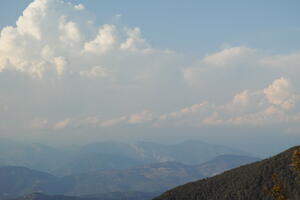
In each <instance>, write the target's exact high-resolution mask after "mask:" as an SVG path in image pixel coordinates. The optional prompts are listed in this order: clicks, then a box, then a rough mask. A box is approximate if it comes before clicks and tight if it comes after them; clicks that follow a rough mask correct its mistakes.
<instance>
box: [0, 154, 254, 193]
mask: <svg viewBox="0 0 300 200" xmlns="http://www.w3.org/2000/svg"><path fill="white" fill-rule="evenodd" d="M232 157H235V158H236V159H240V162H238V160H235V162H234V164H230V163H227V164H224V163H226V161H225V159H226V156H225V158H224V159H223V160H222V159H219V158H218V157H217V159H216V160H215V159H213V160H211V161H208V162H206V163H203V164H200V165H186V164H182V163H178V162H162V163H154V164H148V165H143V166H140V167H135V168H131V169H124V170H99V171H95V172H89V173H83V174H73V175H71V176H65V177H56V176H53V175H51V174H48V173H44V172H39V171H35V170H30V169H27V168H24V167H0V186H1V188H2V190H1V189H0V197H2V198H4V197H15V196H21V195H25V194H29V193H33V192H40V193H46V194H65V195H71V196H72V195H75V196H78V195H89V194H95V193H108V192H120V193H122V194H123V193H127V192H130V191H140V192H144V193H158V192H162V191H165V190H167V189H170V188H172V187H175V186H177V185H180V184H184V183H187V182H190V181H194V180H198V179H200V178H204V177H206V176H207V175H210V174H209V173H212V174H214V173H219V172H220V170H221V169H222V167H224V170H227V169H228V166H235V167H237V166H240V165H243V164H246V163H249V162H252V161H253V160H257V158H251V157H245V158H244V157H242V158H243V159H241V158H240V157H239V156H232V155H230V156H228V158H230V161H229V162H232V160H234V158H232ZM219 160H222V165H220V167H217V168H215V170H214V169H213V167H215V166H218V164H217V163H218V161H219ZM210 163H211V164H210ZM204 166H205V167H204ZM224 170H223V171H224ZM208 171H209V173H208ZM221 171H222V170H221ZM204 174H207V175H204Z"/></svg>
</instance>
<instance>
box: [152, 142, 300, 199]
mask: <svg viewBox="0 0 300 200" xmlns="http://www.w3.org/2000/svg"><path fill="white" fill-rule="evenodd" d="M299 148H300V147H294V148H292V149H289V150H287V151H285V152H283V153H281V154H279V155H277V156H274V157H272V158H269V159H266V160H263V161H260V162H256V163H253V164H249V165H246V166H242V167H239V168H236V169H233V170H230V171H227V172H224V173H223V174H220V175H217V176H215V177H212V178H207V179H202V180H200V181H196V182H192V183H188V184H185V185H183V186H179V187H177V188H175V189H172V190H170V191H167V192H165V193H164V194H162V195H161V196H160V197H157V198H155V199H154V200H258V199H259V200H276V198H278V197H284V198H287V199H291V200H294V199H295V200H296V199H300V185H299V183H297V176H298V174H297V172H296V170H293V169H292V167H291V162H292V155H293V153H294V151H295V150H297V149H299ZM274 176H276V179H274ZM274 189H275V192H277V196H276V197H275V196H274V195H273V193H274ZM276 190H278V191H276ZM278 199H279V198H278Z"/></svg>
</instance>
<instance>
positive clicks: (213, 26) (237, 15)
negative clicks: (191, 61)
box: [0, 0, 300, 55]
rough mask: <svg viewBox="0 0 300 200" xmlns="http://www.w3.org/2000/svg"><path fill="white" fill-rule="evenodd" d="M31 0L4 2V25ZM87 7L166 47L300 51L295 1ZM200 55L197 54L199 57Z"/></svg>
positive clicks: (117, 0) (115, 0) (92, 3)
mask: <svg viewBox="0 0 300 200" xmlns="http://www.w3.org/2000/svg"><path fill="white" fill-rule="evenodd" d="M29 2H31V1H30V0H3V1H2V5H3V6H1V8H0V11H1V12H0V13H1V14H0V26H1V27H3V26H5V25H11V24H13V23H15V21H16V19H17V18H18V17H19V15H20V13H21V12H22V11H23V9H24V8H25V7H26V6H27V5H28V3H29ZM71 2H73V3H83V4H84V5H85V6H86V8H87V9H88V10H89V11H91V13H93V14H94V15H95V16H96V17H97V22H98V23H99V24H101V23H108V22H115V18H114V16H115V15H116V14H121V15H122V18H121V20H119V23H123V24H126V25H129V26H138V27H140V28H141V29H142V30H143V32H144V35H145V37H146V38H147V39H148V41H149V42H150V43H151V44H153V45H155V46H157V47H160V48H165V47H168V48H171V49H176V50H177V51H184V52H191V53H194V52H196V53H201V54H204V53H207V52H208V51H214V50H215V49H216V48H219V47H220V46H221V45H223V44H226V43H229V44H232V45H247V46H251V47H256V48H263V49H268V50H270V51H278V52H282V51H292V50H295V49H297V48H298V47H299V45H300V42H299V40H297V38H298V37H299V33H300V29H299V18H300V14H299V8H300V2H299V1H297V0H291V1H288V2H286V1H280V0H275V1H270V0H266V1H257V0H255V1H237V0H230V1H196V0H191V1H188V2H183V1H182V2H179V1H176V2H174V1H170V0H166V1H158V0H155V1H139V0H132V1H121V0H111V1H108V0H107V1H98V0H89V1H84V0H76V1H74V0H73V1H71ZM196 55H197V54H196Z"/></svg>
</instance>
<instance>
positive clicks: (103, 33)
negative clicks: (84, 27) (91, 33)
mask: <svg viewBox="0 0 300 200" xmlns="http://www.w3.org/2000/svg"><path fill="white" fill-rule="evenodd" d="M116 40H117V38H116V27H115V26H114V25H109V24H105V25H103V26H102V27H101V28H99V31H98V35H97V36H96V38H95V39H94V40H92V41H89V42H86V43H85V44H84V51H83V52H89V53H94V54H104V53H106V52H108V51H110V50H112V49H113V48H114V47H115V44H116V42H117V41H116Z"/></svg>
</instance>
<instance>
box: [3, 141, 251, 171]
mask: <svg viewBox="0 0 300 200" xmlns="http://www.w3.org/2000/svg"><path fill="white" fill-rule="evenodd" d="M224 154H231V155H250V154H249V153H245V152H243V151H241V150H237V149H232V148H229V147H225V146H220V145H212V144H207V143H204V142H201V141H186V142H183V143H179V144H174V145H164V144H156V143H150V142H137V143H135V144H126V143H119V142H110V141H107V142H96V143H91V144H87V145H84V146H78V147H75V148H53V147H50V146H47V145H42V144H36V143H35V144H25V143H20V142H15V141H8V140H0V166H22V167H27V168H30V169H34V170H39V171H44V172H48V173H51V174H54V175H57V176H67V175H72V174H78V173H87V172H92V171H99V170H111V169H117V170H120V169H129V168H133V167H137V166H143V165H146V164H150V163H157V162H167V161H174V162H180V163H183V164H188V165H195V164H200V163H203V162H206V161H208V160H211V159H213V158H215V157H216V156H219V155H224Z"/></svg>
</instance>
